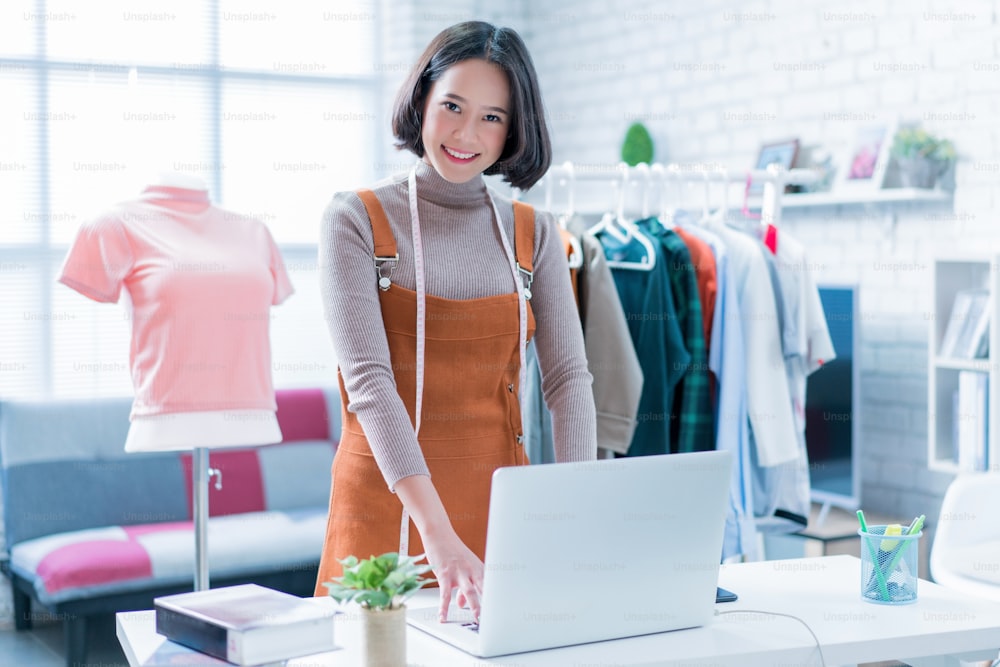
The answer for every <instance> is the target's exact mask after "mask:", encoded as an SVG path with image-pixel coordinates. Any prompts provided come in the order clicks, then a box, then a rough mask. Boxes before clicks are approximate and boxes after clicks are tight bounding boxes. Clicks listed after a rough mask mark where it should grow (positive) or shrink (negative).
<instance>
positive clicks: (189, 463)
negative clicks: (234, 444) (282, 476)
mask: <svg viewBox="0 0 1000 667" xmlns="http://www.w3.org/2000/svg"><path fill="white" fill-rule="evenodd" d="M208 463H209V467H210V468H217V469H218V470H221V471H222V490H221V491H220V490H218V489H216V488H215V486H216V484H215V482H216V480H215V478H214V477H213V478H212V479H211V480H210V481H209V485H208V515H209V516H225V515H226V514H241V513H243V512H261V511H263V510H265V509H267V507H266V505H265V500H264V481H263V478H262V476H261V472H260V461H259V460H258V459H257V450H255V449H223V450H217V451H213V452H210V453H209V455H208ZM181 465H182V466H183V467H184V487H185V492H186V494H187V501H188V517H189V518H193V517H194V511H193V509H192V503H193V499H192V496H191V487H192V481H191V469H192V468H193V466H194V463H193V460H192V455H191V454H189V453H183V454H181Z"/></svg>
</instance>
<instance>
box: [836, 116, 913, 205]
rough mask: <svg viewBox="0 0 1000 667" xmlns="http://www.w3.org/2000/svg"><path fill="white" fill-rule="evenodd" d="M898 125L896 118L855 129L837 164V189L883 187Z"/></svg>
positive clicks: (852, 190)
mask: <svg viewBox="0 0 1000 667" xmlns="http://www.w3.org/2000/svg"><path fill="white" fill-rule="evenodd" d="M898 125H899V123H898V121H897V120H895V119H894V120H883V121H875V122H871V123H865V124H862V125H858V126H856V127H855V128H854V133H853V135H852V138H851V141H850V142H849V143H848V145H847V147H846V149H845V150H844V152H843V154H842V157H841V159H840V160H839V164H838V165H837V178H836V185H835V189H836V190H838V191H850V192H857V191H869V190H881V189H882V188H883V186H884V185H885V176H886V172H887V171H888V167H889V159H890V150H891V149H892V139H893V137H894V136H895V134H896V128H897V127H898Z"/></svg>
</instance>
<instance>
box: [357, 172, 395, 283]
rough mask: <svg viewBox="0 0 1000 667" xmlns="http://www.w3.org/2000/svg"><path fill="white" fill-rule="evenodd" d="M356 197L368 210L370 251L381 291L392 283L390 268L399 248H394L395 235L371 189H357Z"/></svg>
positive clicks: (393, 263)
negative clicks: (373, 247) (370, 234)
mask: <svg viewBox="0 0 1000 667" xmlns="http://www.w3.org/2000/svg"><path fill="white" fill-rule="evenodd" d="M357 192H358V197H360V198H361V203H362V204H364V205H365V210H366V211H367V212H368V222H369V223H371V226H372V239H373V240H374V242H375V250H374V252H373V253H372V254H373V255H374V260H375V274H376V275H377V276H378V287H379V289H380V290H382V291H383V292H384V291H385V290H387V289H389V287H390V286H391V285H392V270H393V269H394V268H395V267H396V262H398V261H399V250H398V249H397V248H396V237H395V236H393V235H392V228H391V227H390V226H389V218H387V217H386V215H385V209H384V208H382V202H380V201H379V200H378V197H376V196H375V193H374V192H372V191H371V190H366V189H362V190H358V191H357Z"/></svg>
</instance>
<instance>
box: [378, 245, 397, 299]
mask: <svg viewBox="0 0 1000 667" xmlns="http://www.w3.org/2000/svg"><path fill="white" fill-rule="evenodd" d="M398 261H399V253H398V252H397V253H396V254H395V256H385V257H379V256H378V255H375V273H376V275H378V288H379V289H380V290H382V291H383V292H384V291H386V290H387V289H389V286H390V285H392V270H393V269H395V268H396V262H398ZM386 264H388V265H389V266H388V267H385V265H386ZM384 267H385V268H384Z"/></svg>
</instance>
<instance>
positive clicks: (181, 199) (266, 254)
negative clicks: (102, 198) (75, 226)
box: [59, 178, 293, 451]
mask: <svg viewBox="0 0 1000 667" xmlns="http://www.w3.org/2000/svg"><path fill="white" fill-rule="evenodd" d="M196 184H197V182H191V181H190V180H184V179H180V180H177V179H166V178H164V179H161V180H158V181H157V182H155V183H154V184H151V185H150V186H148V187H147V188H146V189H145V191H144V192H143V193H142V195H141V196H140V197H138V198H137V199H135V200H130V201H126V202H122V203H120V204H118V205H116V206H114V207H113V208H111V209H110V210H109V211H107V212H105V213H103V214H102V215H100V216H98V217H96V218H94V219H92V220H89V221H87V222H85V223H84V224H83V225H82V226H81V228H80V230H79V231H78V233H77V236H76V240H75V241H74V242H73V245H72V247H71V248H70V251H69V254H68V255H67V257H66V260H65V262H64V264H63V268H62V272H61V274H60V276H59V281H60V282H62V283H63V284H65V285H67V286H68V287H71V288H72V289H74V290H76V291H78V292H80V293H81V294H83V295H84V296H87V297H89V298H91V299H94V300H95V301H101V302H109V303H114V302H117V301H118V299H119V296H120V295H121V291H122V289H123V288H124V290H125V292H126V297H127V299H128V303H127V304H126V305H127V307H128V308H129V310H130V311H131V312H130V314H131V322H132V341H131V346H130V350H129V361H130V365H131V370H132V383H133V386H134V388H135V400H134V403H133V405H132V414H131V419H132V427H131V428H130V431H129V438H128V442H127V443H126V447H125V448H126V449H127V450H129V451H151V450H171V449H191V448H193V447H223V446H233V445H253V444H266V443H270V442H278V441H280V440H281V432H280V430H278V426H277V420H276V419H275V416H274V411H275V410H276V404H275V400H274V387H273V384H272V379H271V348H270V334H269V330H270V317H271V316H270V312H269V311H270V307H271V306H272V305H277V304H280V303H281V302H283V301H284V300H285V299H286V298H287V297H288V296H289V295H290V294H291V293H292V291H293V290H292V286H291V283H290V281H289V279H288V275H287V273H286V271H285V268H284V264H283V263H282V260H281V256H280V254H279V252H278V249H277V247H276V245H275V243H274V240H273V239H272V237H271V234H270V232H269V231H268V229H267V227H265V226H264V225H263V224H262V223H261V222H259V221H257V220H255V219H253V218H250V217H247V216H244V215H241V214H238V213H233V212H231V211H227V210H224V209H221V208H218V207H216V206H213V205H212V204H211V202H210V201H209V198H208V192H207V191H206V190H205V189H197V187H196ZM178 186H182V187H178Z"/></svg>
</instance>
